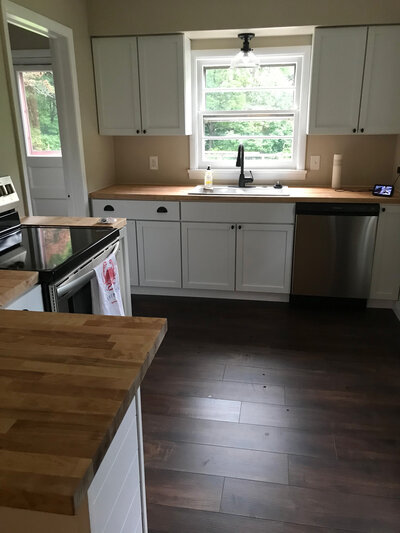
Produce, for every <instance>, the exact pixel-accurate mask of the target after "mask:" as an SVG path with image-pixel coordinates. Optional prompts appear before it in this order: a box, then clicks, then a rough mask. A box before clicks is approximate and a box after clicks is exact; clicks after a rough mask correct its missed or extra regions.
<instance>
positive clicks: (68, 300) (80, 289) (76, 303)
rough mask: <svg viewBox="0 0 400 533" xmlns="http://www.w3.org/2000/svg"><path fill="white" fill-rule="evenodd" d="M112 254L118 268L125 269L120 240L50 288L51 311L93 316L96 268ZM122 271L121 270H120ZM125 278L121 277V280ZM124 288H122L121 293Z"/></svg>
mask: <svg viewBox="0 0 400 533" xmlns="http://www.w3.org/2000/svg"><path fill="white" fill-rule="evenodd" d="M111 254H115V256H116V259H117V264H118V268H119V269H121V268H123V266H122V262H121V253H120V249H119V240H118V239H116V240H115V241H114V242H112V243H111V244H109V245H108V246H107V247H106V248H104V249H103V250H102V251H101V252H99V253H97V254H96V255H94V256H93V257H91V258H90V259H89V260H88V261H86V262H85V263H84V264H82V265H81V266H79V267H78V268H76V269H75V270H74V271H73V272H70V273H69V274H68V275H67V276H65V278H63V279H62V280H61V281H59V282H58V283H56V284H54V285H49V286H48V292H49V294H48V296H49V303H50V307H51V308H50V309H49V311H56V312H60V313H84V314H92V313H93V308H92V291H91V280H92V279H93V278H94V277H95V272H94V268H95V267H96V266H97V265H99V264H101V263H102V262H103V261H104V260H105V259H107V257H108V256H109V255H111ZM120 271H121V270H120ZM122 277H123V276H120V279H121V278H122ZM122 290H123V287H122V286H121V291H122Z"/></svg>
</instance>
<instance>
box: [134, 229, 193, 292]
mask: <svg viewBox="0 0 400 533" xmlns="http://www.w3.org/2000/svg"><path fill="white" fill-rule="evenodd" d="M136 230H137V245H138V262H139V285H141V286H143V287H181V286H182V283H181V232H180V224H179V222H151V221H143V220H141V221H137V222H136Z"/></svg>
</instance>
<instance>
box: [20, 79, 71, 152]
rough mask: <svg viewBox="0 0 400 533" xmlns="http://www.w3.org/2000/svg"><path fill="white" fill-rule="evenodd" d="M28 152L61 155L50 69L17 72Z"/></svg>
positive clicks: (54, 94)
mask: <svg viewBox="0 0 400 533" xmlns="http://www.w3.org/2000/svg"><path fill="white" fill-rule="evenodd" d="M18 80H19V88H20V95H21V107H22V120H23V124H24V131H25V140H26V149H27V155H28V156H35V155H38V156H57V157H60V156H61V141H60V131H59V127H58V115H57V103H56V93H55V88H54V77H53V72H52V71H51V70H42V71H38V70H35V71H25V72H19V73H18Z"/></svg>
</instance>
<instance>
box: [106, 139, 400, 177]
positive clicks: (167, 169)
mask: <svg viewBox="0 0 400 533" xmlns="http://www.w3.org/2000/svg"><path fill="white" fill-rule="evenodd" d="M397 137H398V136H396V135H366V136H364V137H363V136H361V135H357V136H355V135H354V136H349V135H311V136H308V138H307V155H306V167H307V168H308V167H309V163H310V156H311V155H319V156H321V167H320V170H318V171H315V170H313V171H308V173H307V177H306V180H305V181H304V182H301V183H300V182H292V183H291V184H292V185H296V184H297V185H299V186H302V185H304V186H310V187H314V186H321V187H329V186H330V183H331V176H332V162H333V154H343V164H342V182H343V184H344V185H345V186H368V185H372V184H374V183H377V182H379V181H388V182H391V181H392V179H393V161H394V159H395V152H396V143H397ZM399 137H400V136H399ZM398 144H399V143H398ZM114 145H115V166H116V174H117V178H118V182H119V183H147V184H156V183H160V184H169V183H170V184H181V185H190V184H191V183H193V180H189V176H188V172H187V169H188V168H189V166H190V162H189V137H115V140H114ZM398 150H399V154H398V155H400V148H399V147H398ZM150 155H158V164H159V170H150V169H149V156H150ZM399 164H400V162H399ZM249 168H251V165H249ZM285 183H286V182H285ZM288 183H289V184H290V182H288Z"/></svg>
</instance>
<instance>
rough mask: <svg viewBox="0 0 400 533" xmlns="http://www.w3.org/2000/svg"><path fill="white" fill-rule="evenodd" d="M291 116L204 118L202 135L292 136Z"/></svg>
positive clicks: (292, 122)
mask: <svg viewBox="0 0 400 533" xmlns="http://www.w3.org/2000/svg"><path fill="white" fill-rule="evenodd" d="M293 126H294V120H293V118H284V119H259V118H237V119H230V120H227V119H226V118H225V119H217V118H205V119H204V130H203V131H204V135H205V136H206V137H233V136H235V137H236V136H237V137H243V136H246V137H247V136H248V137H256V136H262V137H269V136H274V137H275V136H278V137H281V136H290V137H291V136H293Z"/></svg>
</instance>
